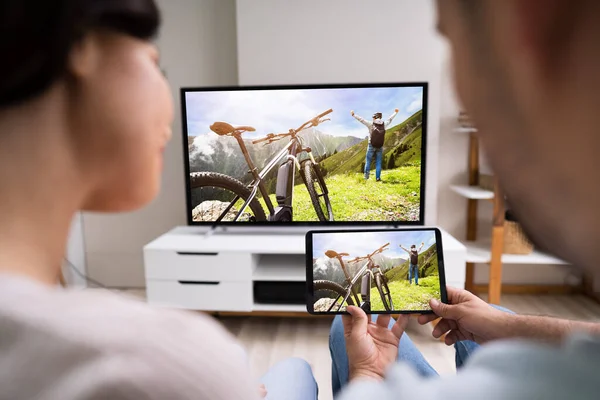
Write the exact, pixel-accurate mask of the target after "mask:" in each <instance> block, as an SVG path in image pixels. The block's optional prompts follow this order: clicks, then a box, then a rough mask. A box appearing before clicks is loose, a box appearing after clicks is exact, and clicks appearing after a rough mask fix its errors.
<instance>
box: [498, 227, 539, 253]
mask: <svg viewBox="0 0 600 400" xmlns="http://www.w3.org/2000/svg"><path fill="white" fill-rule="evenodd" d="M532 251H533V243H531V242H530V241H529V239H528V238H527V236H525V232H523V228H521V225H519V223H518V222H515V221H508V220H507V221H504V251H503V252H504V254H530V253H531V252H532Z"/></svg>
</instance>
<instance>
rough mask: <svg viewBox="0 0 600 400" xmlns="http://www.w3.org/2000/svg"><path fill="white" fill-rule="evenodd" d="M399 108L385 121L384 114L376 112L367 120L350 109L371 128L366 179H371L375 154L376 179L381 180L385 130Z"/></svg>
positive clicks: (366, 162)
mask: <svg viewBox="0 0 600 400" xmlns="http://www.w3.org/2000/svg"><path fill="white" fill-rule="evenodd" d="M398 111H399V110H398V109H397V108H396V109H395V110H394V113H393V114H392V115H390V117H389V118H388V119H386V120H385V121H384V120H383V119H382V118H383V114H382V113H380V112H376V113H375V114H373V120H372V121H367V120H366V119H364V118H362V117H360V116H358V115H356V114H355V113H354V111H350V115H352V116H353V117H354V118H356V120H357V121H358V122H360V123H361V124H363V125H364V126H366V127H367V129H369V136H368V141H369V142H368V145H367V154H366V158H365V171H364V173H365V179H366V180H368V179H369V175H370V172H371V163H372V162H373V156H375V179H376V180H377V182H381V164H382V162H383V144H384V141H385V130H386V129H387V127H388V126H389V125H390V124H391V123H392V120H393V119H394V117H396V115H398Z"/></svg>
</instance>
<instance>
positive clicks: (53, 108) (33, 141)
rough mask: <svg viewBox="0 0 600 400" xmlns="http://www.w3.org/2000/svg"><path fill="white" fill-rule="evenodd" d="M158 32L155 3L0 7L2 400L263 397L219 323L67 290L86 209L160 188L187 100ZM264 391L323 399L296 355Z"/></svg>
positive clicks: (108, 0) (124, 0)
mask: <svg viewBox="0 0 600 400" xmlns="http://www.w3.org/2000/svg"><path fill="white" fill-rule="evenodd" d="M158 26H159V12H158V10H157V8H156V5H155V4H154V2H153V1H152V0H105V1H101V0H62V1H60V0H54V1H51V0H47V1H36V0H0V33H1V34H0V54H1V55H2V61H0V188H1V191H0V388H1V390H0V399H33V398H35V399H45V400H51V399H100V398H102V399H104V398H106V399H188V398H190V399H191V398H193V399H227V400H230V399H246V398H249V399H252V398H255V397H257V396H258V393H257V388H258V386H259V384H258V382H256V383H254V382H252V379H251V378H250V374H249V372H248V370H247V368H246V361H245V359H244V356H243V352H241V351H240V347H239V345H237V344H236V343H235V341H234V339H233V337H232V336H231V335H230V334H229V333H227V332H226V331H225V330H224V329H223V328H222V327H220V326H219V325H218V324H217V323H215V322H214V321H213V320H212V319H210V318H208V317H205V316H201V315H197V314H187V313H184V312H180V311H171V310H162V309H154V308H151V307H149V306H147V305H145V304H143V303H140V302H137V301H133V300H129V299H126V298H124V297H122V296H118V295H112V294H108V293H94V292H88V291H71V290H62V289H58V288H57V285H56V283H57V281H58V279H59V276H60V269H61V264H62V258H63V255H64V252H65V247H66V242H67V236H68V233H69V227H70V222H71V219H72V217H73V215H74V214H75V213H76V212H77V211H78V210H87V211H99V212H117V211H130V210H135V209H138V208H140V207H142V206H143V205H145V204H147V203H148V202H149V201H150V200H152V199H153V198H154V196H155V195H156V193H157V191H158V189H159V178H160V172H161V168H162V153H163V150H164V148H165V146H166V144H167V142H168V140H169V139H170V137H171V131H170V125H171V122H172V119H173V105H172V100H171V94H170V92H169V88H168V85H167V83H166V81H165V78H164V76H163V75H162V74H161V71H160V69H159V67H158V52H157V49H156V48H155V46H154V45H153V44H152V43H151V41H150V39H151V38H152V37H153V36H154V35H155V34H156V32H157V29H158ZM284 374H287V375H286V376H284ZM286 377H287V378H286ZM262 383H263V384H264V386H266V391H267V392H268V396H269V397H271V396H272V397H274V398H280V399H282V398H284V399H290V398H316V384H315V382H314V379H313V378H312V375H311V373H310V367H309V366H308V365H307V364H306V363H304V362H303V361H300V360H297V359H292V360H286V361H284V362H283V363H281V364H279V366H278V367H277V368H275V369H273V370H271V371H270V372H269V373H268V374H267V376H265V377H264V378H263V380H262ZM260 392H262V393H261V394H262V395H263V396H264V395H265V393H264V388H263V389H262V390H261V391H260Z"/></svg>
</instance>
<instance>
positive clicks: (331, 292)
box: [313, 280, 354, 312]
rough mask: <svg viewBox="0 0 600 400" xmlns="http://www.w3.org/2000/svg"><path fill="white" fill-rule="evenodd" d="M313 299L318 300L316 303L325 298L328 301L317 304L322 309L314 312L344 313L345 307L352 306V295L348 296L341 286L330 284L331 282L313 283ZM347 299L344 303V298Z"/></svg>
mask: <svg viewBox="0 0 600 400" xmlns="http://www.w3.org/2000/svg"><path fill="white" fill-rule="evenodd" d="M313 293H314V298H315V299H319V300H317V302H316V303H315V304H317V303H319V302H320V301H322V300H323V299H325V298H327V299H330V301H326V302H322V303H321V304H319V306H320V307H322V309H319V310H317V309H316V308H315V311H320V312H332V311H334V312H337V311H346V307H347V306H353V305H354V301H353V300H352V294H350V295H349V296H347V295H348V291H347V290H346V289H344V288H343V287H342V286H341V285H339V284H337V283H335V282H332V281H321V280H319V281H315V283H314V288H313ZM346 296H347V297H348V299H346V301H344V298H345V297H346Z"/></svg>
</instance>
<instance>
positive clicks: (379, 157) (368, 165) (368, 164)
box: [365, 143, 383, 180]
mask: <svg viewBox="0 0 600 400" xmlns="http://www.w3.org/2000/svg"><path fill="white" fill-rule="evenodd" d="M373 154H375V178H376V179H377V180H380V179H381V162H382V159H383V147H380V148H378V149H376V148H375V147H373V146H371V143H369V146H368V147H367V158H366V160H365V179H369V172H370V171H371V162H372V161H373Z"/></svg>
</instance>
